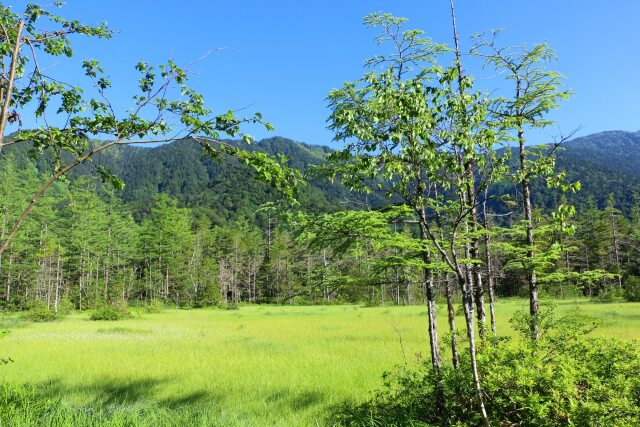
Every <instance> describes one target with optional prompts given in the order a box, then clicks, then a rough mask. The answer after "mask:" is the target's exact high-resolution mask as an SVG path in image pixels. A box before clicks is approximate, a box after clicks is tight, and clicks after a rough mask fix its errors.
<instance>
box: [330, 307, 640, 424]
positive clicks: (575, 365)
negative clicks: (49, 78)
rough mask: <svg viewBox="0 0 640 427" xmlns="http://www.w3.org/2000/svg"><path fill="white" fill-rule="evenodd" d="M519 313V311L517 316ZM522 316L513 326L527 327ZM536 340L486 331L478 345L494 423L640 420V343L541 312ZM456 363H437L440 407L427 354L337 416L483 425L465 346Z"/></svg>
mask: <svg viewBox="0 0 640 427" xmlns="http://www.w3.org/2000/svg"><path fill="white" fill-rule="evenodd" d="M522 319H524V316H521V318H520V319H518V321H517V322H516V323H519V322H520V320H522ZM526 321H527V323H526V324H518V325H516V329H518V330H520V331H526V332H528V322H529V321H528V320H526ZM540 326H541V330H542V331H543V332H544V335H543V336H542V338H541V340H540V341H539V342H538V343H537V344H536V343H533V342H531V341H530V340H528V339H527V338H526V337H527V335H525V336H523V338H522V339H521V340H520V341H512V340H508V339H505V338H503V339H489V340H488V342H487V343H485V345H482V346H480V348H479V350H478V369H479V373H480V378H481V382H482V388H483V394H484V398H485V406H486V410H487V414H488V417H489V419H490V422H491V424H492V425H496V426H498V425H519V426H563V425H576V426H591V425H594V426H595V425H597V426H636V425H640V349H638V346H637V343H628V342H623V341H619V340H613V339H593V338H585V336H584V335H585V333H586V332H588V331H590V330H592V325H590V324H588V323H584V321H583V320H581V321H580V322H578V321H577V320H576V319H572V318H567V317H565V318H562V319H554V318H552V317H546V318H542V319H541V320H540ZM460 351H461V367H460V370H459V371H456V370H454V369H453V368H452V367H449V366H447V367H444V368H443V370H442V384H443V391H444V402H445V403H444V407H443V408H439V407H438V405H437V402H438V399H437V398H436V390H435V384H436V376H435V373H434V371H433V369H432V368H431V364H430V362H428V361H423V362H422V363H420V364H419V365H418V366H416V367H413V368H408V367H402V368H399V369H397V370H395V371H393V372H392V373H388V374H386V375H385V376H384V381H383V386H382V388H381V389H380V390H379V391H378V392H377V393H375V394H374V396H373V397H372V398H371V399H370V400H369V401H367V402H365V403H364V404H359V405H349V404H347V405H345V406H343V407H342V408H341V410H340V411H338V413H337V415H336V419H335V421H336V423H337V424H338V425H345V426H356V425H357V426H382V425H384V426H418V425H420V426H431V425H433V426H438V425H458V426H467V425H481V424H482V420H481V418H480V416H479V414H478V411H477V410H476V408H477V405H476V401H475V390H474V387H473V383H472V381H471V366H470V362H469V357H468V356H467V353H466V352H464V351H463V350H462V349H460Z"/></svg>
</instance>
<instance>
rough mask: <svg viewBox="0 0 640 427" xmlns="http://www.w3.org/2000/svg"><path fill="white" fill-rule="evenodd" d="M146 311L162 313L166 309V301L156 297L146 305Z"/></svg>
mask: <svg viewBox="0 0 640 427" xmlns="http://www.w3.org/2000/svg"><path fill="white" fill-rule="evenodd" d="M144 311H145V312H146V313H151V314H157V313H162V312H163V311H164V303H163V302H162V301H160V300H157V299H154V300H153V301H151V303H149V304H147V305H146V306H145V307H144Z"/></svg>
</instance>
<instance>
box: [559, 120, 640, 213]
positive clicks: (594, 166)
mask: <svg viewBox="0 0 640 427" xmlns="http://www.w3.org/2000/svg"><path fill="white" fill-rule="evenodd" d="M557 169H558V170H564V171H566V172H567V178H568V179H569V180H570V181H577V180H579V181H580V182H581V184H582V189H581V191H580V192H579V193H577V194H576V195H570V196H569V200H570V201H571V202H572V203H573V204H574V205H575V206H576V207H577V208H578V210H583V209H584V208H586V207H587V204H588V200H589V198H590V197H591V198H593V199H594V200H595V202H596V203H597V205H598V206H599V207H600V208H603V207H604V206H606V204H607V199H608V197H609V194H611V193H613V194H614V196H615V199H616V205H617V207H618V208H619V209H620V210H622V211H623V212H624V213H625V214H626V215H629V214H630V213H631V207H632V206H633V204H634V201H637V200H634V199H636V198H637V197H640V131H638V132H623V131H609V132H600V133H596V134H592V135H588V136H584V137H581V138H576V139H574V140H572V141H569V142H567V143H566V145H565V150H564V151H561V152H560V153H559V154H558V161H557Z"/></svg>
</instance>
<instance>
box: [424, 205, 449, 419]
mask: <svg viewBox="0 0 640 427" xmlns="http://www.w3.org/2000/svg"><path fill="white" fill-rule="evenodd" d="M419 219H420V238H421V239H422V240H423V241H425V240H426V239H427V235H428V231H427V225H426V215H425V211H424V208H422V209H420V212H419ZM422 261H423V262H424V264H425V266H428V265H430V264H431V255H430V254H429V252H428V251H427V250H424V251H423V252H422ZM422 273H423V280H424V284H425V289H426V293H427V316H428V317H429V347H430V350H431V365H432V366H433V369H434V371H435V372H436V378H437V379H436V393H437V396H436V399H438V408H440V409H444V384H443V382H442V360H441V357H440V341H439V340H438V322H437V319H436V314H437V312H436V292H435V286H434V283H433V270H432V269H431V268H429V267H424V268H423V270H422Z"/></svg>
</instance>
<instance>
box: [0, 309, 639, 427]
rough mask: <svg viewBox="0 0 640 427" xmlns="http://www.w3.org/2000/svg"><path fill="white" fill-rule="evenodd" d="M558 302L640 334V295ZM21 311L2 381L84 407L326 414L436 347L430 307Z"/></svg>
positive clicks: (229, 414)
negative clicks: (43, 314) (130, 313)
mask: <svg viewBox="0 0 640 427" xmlns="http://www.w3.org/2000/svg"><path fill="white" fill-rule="evenodd" d="M526 304H527V303H526V301H524V300H507V301H502V302H500V303H499V304H498V306H497V314H498V328H499V330H498V332H499V334H502V335H512V334H513V331H512V330H511V329H510V325H509V322H508V319H509V318H510V317H511V316H512V314H513V313H514V312H515V311H516V310H518V309H524V308H526V306H527V305H526ZM556 304H557V310H558V311H559V312H568V311H572V310H575V309H576V308H577V307H579V308H580V309H581V310H582V311H583V312H585V313H589V314H592V315H594V316H595V317H597V318H598V319H600V321H601V323H602V324H601V326H600V328H599V329H598V330H597V331H596V332H594V334H597V335H603V336H617V337H620V338H623V339H633V338H640V303H639V304H632V303H607V304H605V303H590V302H588V301H586V300H572V301H559V302H556ZM440 310H441V311H440V313H439V314H440V317H439V321H440V325H441V328H446V319H445V308H444V307H441V308H440ZM16 316H17V315H11V316H10V317H5V318H4V320H3V323H4V326H3V329H7V328H9V329H10V332H9V333H8V334H7V335H6V336H5V338H4V339H2V340H1V341H0V357H5V356H10V357H11V358H12V359H14V361H15V362H13V363H10V364H8V365H6V366H3V367H0V378H1V380H2V381H3V382H6V383H11V384H13V383H16V384H18V383H21V384H24V383H26V384H30V385H33V386H34V387H35V388H36V390H38V392H40V393H42V394H44V395H47V396H50V397H53V398H56V399H60V400H61V401H62V402H63V403H64V404H65V405H68V406H73V407H79V408H84V409H83V410H84V411H85V412H87V411H88V412H91V409H87V408H93V409H98V410H108V411H116V412H118V411H119V412H122V413H127V412H136V411H138V412H140V411H142V412H144V411H145V410H147V411H156V410H157V411H162V412H163V413H164V414H165V415H166V418H164V420H165V421H164V422H166V423H167V424H171V422H169V421H167V420H170V419H171V417H172V416H173V415H172V414H174V415H175V414H182V416H183V418H184V420H187V421H184V420H183V421H182V422H180V424H185V422H187V423H188V420H196V419H197V420H199V421H197V422H196V421H194V422H193V424H196V425H214V424H215V425H243V426H244V425H250V426H268V425H280V426H297V425H300V426H309V425H323V424H325V423H326V416H327V414H328V413H329V412H330V411H331V408H332V407H333V406H334V405H339V404H341V403H342V402H344V401H346V400H352V401H353V400H363V399H364V398H366V397H367V396H368V394H369V392H370V391H371V390H372V389H375V388H376V387H378V386H379V385H380V381H381V379H380V377H381V374H382V373H383V371H385V370H387V369H389V368H392V367H394V366H395V365H398V364H402V363H404V360H405V357H406V359H407V360H408V361H409V362H413V361H415V360H416V355H418V354H424V355H425V357H427V356H428V347H427V342H428V341H427V325H426V312H425V308H424V307H422V306H413V307H378V308H362V307H358V306H315V307H283V306H250V307H242V308H241V309H240V310H237V311H226V310H213V309H212V310H188V311H186V310H166V311H164V312H162V313H158V314H138V315H136V317H135V318H133V319H129V320H125V321H119V322H95V321H90V320H88V314H86V313H83V314H73V315H70V316H68V317H66V318H65V319H63V320H61V321H57V322H52V323H37V324H36V323H28V322H24V321H20V320H19V318H17V317H16ZM458 324H459V326H462V325H463V322H462V317H459V320H458ZM400 337H401V338H402V346H401V345H400V341H401V340H400ZM403 348H404V351H403ZM190 411H193V412H190ZM196 414H197V417H196ZM176 416H178V415H176ZM176 419H177V418H176ZM149 423H150V425H153V424H157V421H154V422H151V421H149Z"/></svg>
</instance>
